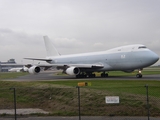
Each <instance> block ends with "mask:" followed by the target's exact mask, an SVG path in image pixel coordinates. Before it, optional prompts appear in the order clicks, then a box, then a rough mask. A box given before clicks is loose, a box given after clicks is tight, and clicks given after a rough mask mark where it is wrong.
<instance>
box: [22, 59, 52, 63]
mask: <svg viewBox="0 0 160 120" xmlns="http://www.w3.org/2000/svg"><path fill="white" fill-rule="evenodd" d="M24 59H27V60H39V61H46V62H50V61H52V59H45V58H42V59H41V58H24Z"/></svg>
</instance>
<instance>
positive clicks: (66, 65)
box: [24, 58, 104, 69]
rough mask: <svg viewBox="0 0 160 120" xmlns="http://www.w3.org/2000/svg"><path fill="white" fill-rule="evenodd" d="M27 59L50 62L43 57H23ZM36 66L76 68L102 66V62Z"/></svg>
mask: <svg viewBox="0 0 160 120" xmlns="http://www.w3.org/2000/svg"><path fill="white" fill-rule="evenodd" d="M24 59H28V60H40V61H46V62H50V61H52V59H47V58H46V59H45V58H42V59H41V58H40V59H39V58H38V59H37V58H24ZM37 66H38V67H43V68H45V69H48V68H51V67H56V68H58V69H66V68H68V67H78V68H103V67H104V65H103V64H102V63H96V64H46V65H37Z"/></svg>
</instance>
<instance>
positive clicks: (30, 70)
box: [28, 66, 41, 74]
mask: <svg viewBox="0 0 160 120" xmlns="http://www.w3.org/2000/svg"><path fill="white" fill-rule="evenodd" d="M40 71H41V68H40V67H37V66H32V67H30V68H29V69H28V72H29V73H31V74H36V73H39V72H40Z"/></svg>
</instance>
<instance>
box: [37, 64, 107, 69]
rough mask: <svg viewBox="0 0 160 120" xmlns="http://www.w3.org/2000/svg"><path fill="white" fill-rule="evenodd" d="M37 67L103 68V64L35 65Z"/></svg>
mask: <svg viewBox="0 0 160 120" xmlns="http://www.w3.org/2000/svg"><path fill="white" fill-rule="evenodd" d="M37 66H38V67H42V68H45V70H47V69H48V68H51V67H56V68H57V69H67V68H69V67H78V68H88V69H89V68H95V69H96V68H97V69H98V68H103V67H104V66H103V65H102V64H46V65H41V64H39V65H37Z"/></svg>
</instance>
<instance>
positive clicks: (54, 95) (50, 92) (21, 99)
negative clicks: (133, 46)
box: [0, 68, 160, 116]
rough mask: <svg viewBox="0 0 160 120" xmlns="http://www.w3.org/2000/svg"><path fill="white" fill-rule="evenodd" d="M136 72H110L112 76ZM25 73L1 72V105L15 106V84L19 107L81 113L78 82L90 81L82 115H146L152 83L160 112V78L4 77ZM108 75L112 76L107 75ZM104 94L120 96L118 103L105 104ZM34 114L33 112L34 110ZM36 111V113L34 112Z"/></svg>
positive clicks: (154, 106) (154, 107)
mask: <svg viewBox="0 0 160 120" xmlns="http://www.w3.org/2000/svg"><path fill="white" fill-rule="evenodd" d="M135 74H136V73H124V72H119V71H117V72H110V73H109V75H111V76H126V75H135ZM143 74H159V70H157V69H153V68H150V69H147V70H144V72H143ZM22 75H26V73H2V74H1V73H0V80H1V81H0V109H11V108H13V91H12V90H9V88H11V87H15V88H16V97H17V108H41V109H43V110H46V111H49V112H50V114H49V116H50V115H54V116H62V115H64V116H74V115H76V116H77V115H78V111H77V110H78V107H77V104H78V100H77V88H76V86H77V85H78V82H90V83H91V86H86V87H81V88H80V91H81V94H80V95H81V109H82V113H81V114H82V115H86V116H88V115H98V116H101V115H102V116H115V115H116V116H146V115H147V109H146V87H145V85H148V86H149V104H150V112H151V113H150V114H151V116H160V102H159V101H160V82H159V81H155V80H140V79H137V80H105V79H93V80H92V79H87V80H83V79H82V80H68V81H67V80H64V81H62V80H61V81H32V82H31V81H30V82H25V81H22V82H21V81H18V82H15V81H5V79H9V78H16V77H18V76H22ZM108 79H109V78H108ZM2 80H3V81H2ZM105 96H119V97H120V103H119V104H106V103H105ZM31 115H32V114H31ZM33 115H34V114H33Z"/></svg>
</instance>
